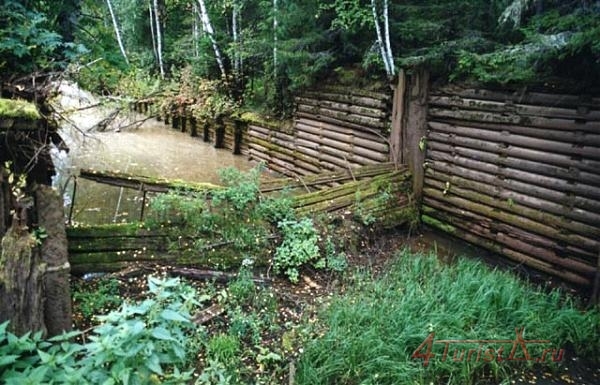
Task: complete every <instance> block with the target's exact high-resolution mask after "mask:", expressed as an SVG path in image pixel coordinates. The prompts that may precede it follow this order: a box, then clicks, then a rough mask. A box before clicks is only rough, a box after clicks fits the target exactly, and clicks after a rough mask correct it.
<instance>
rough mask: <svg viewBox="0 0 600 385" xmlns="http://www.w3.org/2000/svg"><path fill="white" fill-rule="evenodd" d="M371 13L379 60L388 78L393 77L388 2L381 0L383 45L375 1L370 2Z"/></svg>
mask: <svg viewBox="0 0 600 385" xmlns="http://www.w3.org/2000/svg"><path fill="white" fill-rule="evenodd" d="M371 11H372V12H373V23H374V24H375V32H376V33H377V45H378V46H379V52H380V54H381V59H382V60H383V66H384V67H385V72H386V73H387V75H388V76H390V77H391V76H394V74H395V72H396V70H395V68H394V57H393V55H392V48H391V45H390V30H389V21H388V0H383V18H384V24H383V25H384V31H383V33H384V34H385V43H384V38H383V36H382V32H381V27H380V25H379V14H378V12H377V4H376V1H375V0H371Z"/></svg>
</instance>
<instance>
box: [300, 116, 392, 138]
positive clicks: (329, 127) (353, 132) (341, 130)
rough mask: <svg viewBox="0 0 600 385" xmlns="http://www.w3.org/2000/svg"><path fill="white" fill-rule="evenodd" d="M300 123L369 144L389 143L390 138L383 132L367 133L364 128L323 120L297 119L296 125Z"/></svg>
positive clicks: (372, 131) (369, 131)
mask: <svg viewBox="0 0 600 385" xmlns="http://www.w3.org/2000/svg"><path fill="white" fill-rule="evenodd" d="M299 123H301V124H303V125H305V126H310V127H314V128H316V129H319V130H324V131H327V132H333V133H338V134H342V135H348V136H353V137H355V138H361V139H365V140H366V141H368V142H374V143H378V142H379V143H387V142H388V136H387V135H386V134H384V133H382V131H381V130H368V131H365V130H364V128H363V129H356V128H352V127H347V126H340V125H336V124H332V123H327V122H324V121H323V120H322V119H321V120H313V119H308V118H306V117H299V118H298V119H296V125H297V124H299Z"/></svg>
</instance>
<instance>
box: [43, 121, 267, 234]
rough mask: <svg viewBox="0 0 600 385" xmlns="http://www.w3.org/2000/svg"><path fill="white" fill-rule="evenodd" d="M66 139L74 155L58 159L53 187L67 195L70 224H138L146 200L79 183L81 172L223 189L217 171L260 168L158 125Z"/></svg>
mask: <svg viewBox="0 0 600 385" xmlns="http://www.w3.org/2000/svg"><path fill="white" fill-rule="evenodd" d="M75 136H76V137H75ZM63 137H64V138H65V140H66V141H67V142H68V143H67V144H68V145H69V148H70V151H69V153H68V154H65V153H64V152H63V153H60V154H56V153H55V157H54V162H55V164H56V167H57V171H58V175H57V178H56V180H55V186H56V187H57V188H59V189H60V190H61V192H62V193H63V197H64V200H65V213H66V215H67V216H69V213H72V215H71V221H72V222H73V223H79V224H103V223H117V222H129V221H134V220H138V219H139V218H140V211H141V207H142V196H143V194H142V192H141V191H137V190H133V189H127V188H119V187H114V186H109V185H105V184H100V183H97V182H93V181H89V180H84V179H81V178H76V175H77V174H78V172H79V170H80V169H81V168H89V169H94V170H99V171H120V172H125V173H128V174H134V175H145V176H152V177H160V178H166V179H182V180H186V181H194V182H211V183H219V176H218V170H221V169H223V168H226V167H234V168H236V169H239V170H240V171H248V170H249V169H251V168H252V167H255V166H256V163H253V162H250V161H249V160H248V158H247V157H246V156H240V155H233V154H232V153H231V152H230V151H229V150H225V149H216V148H214V147H213V145H212V144H210V143H205V142H203V141H202V139H200V138H193V137H191V136H189V134H185V133H181V132H178V131H175V130H173V129H172V128H171V127H169V126H166V125H164V124H162V123H160V122H157V121H156V120H154V119H151V120H148V121H147V122H145V123H144V124H143V125H142V126H140V127H139V128H136V129H129V130H125V131H120V132H118V131H115V130H111V131H110V132H94V133H89V134H86V135H81V133H78V134H77V135H73V134H72V133H66V134H65V133H63ZM75 180H76V191H75V196H74V201H73V189H74V188H75ZM148 196H149V197H150V194H148ZM71 205H73V207H72V208H71Z"/></svg>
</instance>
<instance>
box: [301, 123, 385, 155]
mask: <svg viewBox="0 0 600 385" xmlns="http://www.w3.org/2000/svg"><path fill="white" fill-rule="evenodd" d="M296 129H297V131H298V132H306V133H309V134H312V135H317V136H322V137H324V138H328V139H332V140H335V141H338V142H343V143H348V144H351V145H353V146H354V145H355V146H359V147H363V148H365V149H367V150H373V151H377V152H388V151H389V150H388V145H387V143H385V142H384V141H383V140H382V138H377V140H367V139H363V138H357V137H355V136H353V135H352V134H342V133H338V132H332V131H328V130H325V129H321V128H316V127H313V126H311V125H307V124H305V123H304V122H302V121H298V122H296Z"/></svg>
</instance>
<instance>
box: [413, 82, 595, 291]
mask: <svg viewBox="0 0 600 385" xmlns="http://www.w3.org/2000/svg"><path fill="white" fill-rule="evenodd" d="M430 92H431V93H430V96H429V99H428V100H429V103H428V122H427V134H426V153H425V164H424V167H425V176H424V182H423V196H422V202H423V206H422V214H423V215H422V219H423V221H424V222H425V223H428V224H430V225H432V226H434V227H437V228H439V229H442V230H444V231H446V232H449V233H452V234H454V235H456V236H457V237H459V238H462V239H464V240H467V241H469V242H471V243H474V244H477V245H480V246H483V247H485V248H487V249H490V250H492V251H495V252H498V253H500V254H502V255H504V256H506V257H508V258H511V259H512V260H514V261H516V262H518V263H523V264H525V265H528V266H530V267H533V268H535V269H539V270H541V271H543V272H546V273H549V274H551V275H554V276H557V277H560V278H562V279H564V280H566V281H569V282H571V283H575V284H578V285H581V286H584V287H591V286H592V284H593V279H594V275H595V274H596V270H597V263H598V262H597V261H598V258H599V254H600V98H597V97H596V98H593V97H579V96H571V95H552V94H541V93H533V92H527V93H507V92H493V91H486V90H473V89H459V88H454V89H448V88H446V89H441V90H433V91H430Z"/></svg>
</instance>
